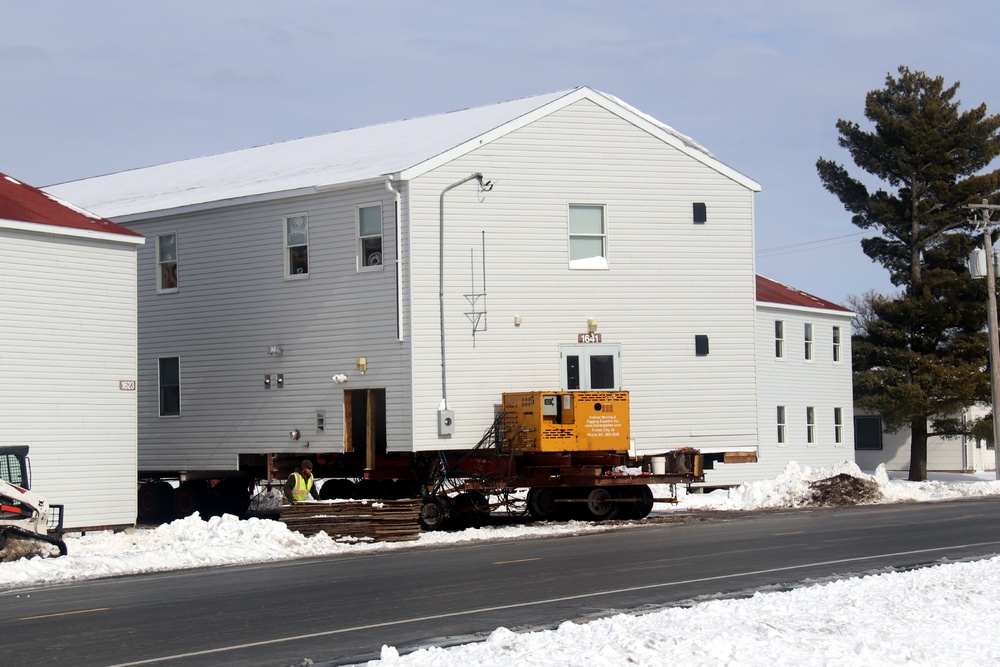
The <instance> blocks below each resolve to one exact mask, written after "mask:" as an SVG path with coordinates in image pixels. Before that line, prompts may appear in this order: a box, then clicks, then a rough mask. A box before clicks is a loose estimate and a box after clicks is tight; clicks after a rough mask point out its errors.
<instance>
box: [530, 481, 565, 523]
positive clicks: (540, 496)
mask: <svg viewBox="0 0 1000 667" xmlns="http://www.w3.org/2000/svg"><path fill="white" fill-rule="evenodd" d="M560 495H561V494H560V493H559V491H558V489H551V488H547V487H535V488H532V489H531V490H530V491H528V499H527V504H528V514H530V515H531V517H532V518H533V519H537V520H539V521H558V520H559V518H560V517H561V516H562V514H563V513H562V512H561V511H560V510H561V508H560V507H559V503H557V502H556V500H558V499H559V497H560Z"/></svg>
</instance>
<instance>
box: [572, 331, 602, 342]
mask: <svg viewBox="0 0 1000 667" xmlns="http://www.w3.org/2000/svg"><path fill="white" fill-rule="evenodd" d="M576 342H578V343H600V342H601V334H599V333H585V334H577V335H576Z"/></svg>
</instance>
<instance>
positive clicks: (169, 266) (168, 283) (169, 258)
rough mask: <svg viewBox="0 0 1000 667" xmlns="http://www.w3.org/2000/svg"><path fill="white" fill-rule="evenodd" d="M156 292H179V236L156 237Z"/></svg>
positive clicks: (164, 235)
mask: <svg viewBox="0 0 1000 667" xmlns="http://www.w3.org/2000/svg"><path fill="white" fill-rule="evenodd" d="M156 291H157V292H176V291H177V235H176V234H160V235H159V236H157V237H156Z"/></svg>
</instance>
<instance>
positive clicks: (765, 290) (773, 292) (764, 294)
mask: <svg viewBox="0 0 1000 667" xmlns="http://www.w3.org/2000/svg"><path fill="white" fill-rule="evenodd" d="M757 301H766V302H767V303H780V304H784V305H786V306H804V307H806V308H820V309H822V310H837V311H840V312H843V313H849V312H851V309H850V308H844V307H843V306H841V305H838V304H836V303H833V302H832V301H827V300H826V299H821V298H819V297H818V296H813V295H812V294H808V293H806V292H803V291H802V290H797V289H793V288H791V287H788V286H787V285H782V284H781V283H779V282H776V281H774V280H771V279H770V278H765V277H764V276H757Z"/></svg>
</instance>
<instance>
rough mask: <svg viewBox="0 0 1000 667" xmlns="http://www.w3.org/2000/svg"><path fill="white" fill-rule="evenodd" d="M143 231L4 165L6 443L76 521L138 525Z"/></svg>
mask: <svg viewBox="0 0 1000 667" xmlns="http://www.w3.org/2000/svg"><path fill="white" fill-rule="evenodd" d="M143 241H144V239H143V237H142V236H141V235H139V234H137V233H136V232H134V231H131V230H129V229H126V228H125V227H122V226H120V225H117V224H115V223H113V222H110V221H108V220H105V219H103V218H100V217H97V216H95V215H92V214H90V213H87V212H86V211H83V210H81V209H78V208H76V207H75V206H72V205H70V204H67V203H65V202H62V201H59V200H58V199H55V198H54V197H52V196H50V195H48V194H46V193H44V192H42V191H40V190H38V189H36V188H34V187H31V186H30V185H26V184H24V183H21V182H20V181H17V180H16V179H14V178H11V177H10V176H6V175H3V174H0V444H3V445H28V446H29V447H30V452H29V456H30V457H31V473H32V480H31V481H32V488H33V489H34V490H35V491H37V492H38V493H40V494H42V495H44V496H47V497H48V498H49V501H50V502H52V503H62V504H63V505H65V525H66V527H68V528H85V527H98V526H126V525H132V524H134V523H135V494H136V483H135V470H136V395H137V392H136V379H137V378H136V357H137V339H136V335H137V334H136V250H135V249H136V246H138V245H140V244H142V243H143Z"/></svg>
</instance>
